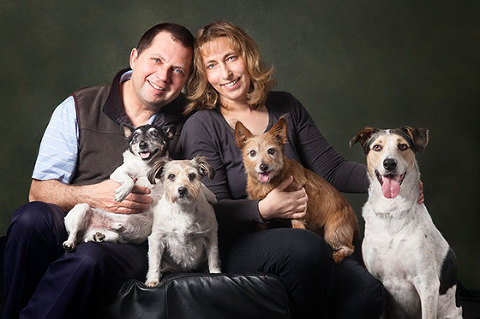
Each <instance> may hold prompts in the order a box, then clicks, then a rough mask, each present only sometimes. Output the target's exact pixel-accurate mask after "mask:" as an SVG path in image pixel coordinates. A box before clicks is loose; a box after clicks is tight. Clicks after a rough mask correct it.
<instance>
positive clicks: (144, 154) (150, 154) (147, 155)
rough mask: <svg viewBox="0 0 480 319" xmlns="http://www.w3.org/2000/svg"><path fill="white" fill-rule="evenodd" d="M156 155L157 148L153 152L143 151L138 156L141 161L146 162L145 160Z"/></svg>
mask: <svg viewBox="0 0 480 319" xmlns="http://www.w3.org/2000/svg"><path fill="white" fill-rule="evenodd" d="M157 153H158V148H157V149H156V150H154V151H153V152H150V151H143V152H139V153H138V154H140V157H141V158H142V160H145V161H147V160H149V159H151V158H152V157H153V156H154V155H155V154H157Z"/></svg>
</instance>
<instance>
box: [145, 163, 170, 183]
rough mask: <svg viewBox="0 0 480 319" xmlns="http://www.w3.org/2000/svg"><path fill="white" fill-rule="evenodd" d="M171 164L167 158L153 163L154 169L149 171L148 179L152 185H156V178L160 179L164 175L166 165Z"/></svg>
mask: <svg viewBox="0 0 480 319" xmlns="http://www.w3.org/2000/svg"><path fill="white" fill-rule="evenodd" d="M168 162H169V160H168V159H166V158H160V159H158V160H157V161H155V163H153V165H152V168H151V169H150V170H149V171H148V174H147V178H148V181H149V182H150V184H152V185H154V184H156V182H155V178H157V177H160V178H161V175H162V173H163V168H164V167H165V164H167V163H168Z"/></svg>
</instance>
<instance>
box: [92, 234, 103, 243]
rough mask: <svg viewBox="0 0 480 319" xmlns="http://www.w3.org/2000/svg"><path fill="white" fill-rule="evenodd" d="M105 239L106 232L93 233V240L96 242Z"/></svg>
mask: <svg viewBox="0 0 480 319" xmlns="http://www.w3.org/2000/svg"><path fill="white" fill-rule="evenodd" d="M104 239H105V234H104V233H101V232H96V233H95V234H94V235H93V241H94V242H96V243H101V242H103V240H104Z"/></svg>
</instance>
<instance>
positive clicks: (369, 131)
mask: <svg viewBox="0 0 480 319" xmlns="http://www.w3.org/2000/svg"><path fill="white" fill-rule="evenodd" d="M378 131H380V130H379V129H378V128H375V127H369V126H367V127H364V128H363V129H361V130H360V131H358V133H357V135H355V136H354V137H352V138H351V139H350V141H349V142H348V144H349V145H350V147H352V146H353V144H355V143H357V142H359V143H360V145H362V148H363V151H364V152H365V154H367V153H368V141H369V140H370V138H371V137H372V135H373V134H374V133H376V132H378Z"/></svg>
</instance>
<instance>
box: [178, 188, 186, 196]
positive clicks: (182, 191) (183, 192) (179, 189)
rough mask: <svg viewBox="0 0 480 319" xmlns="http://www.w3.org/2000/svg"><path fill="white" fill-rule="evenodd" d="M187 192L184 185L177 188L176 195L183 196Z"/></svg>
mask: <svg viewBox="0 0 480 319" xmlns="http://www.w3.org/2000/svg"><path fill="white" fill-rule="evenodd" d="M187 193H188V189H187V188H186V187H179V188H178V195H180V196H182V197H183V196H185V195H187Z"/></svg>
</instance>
